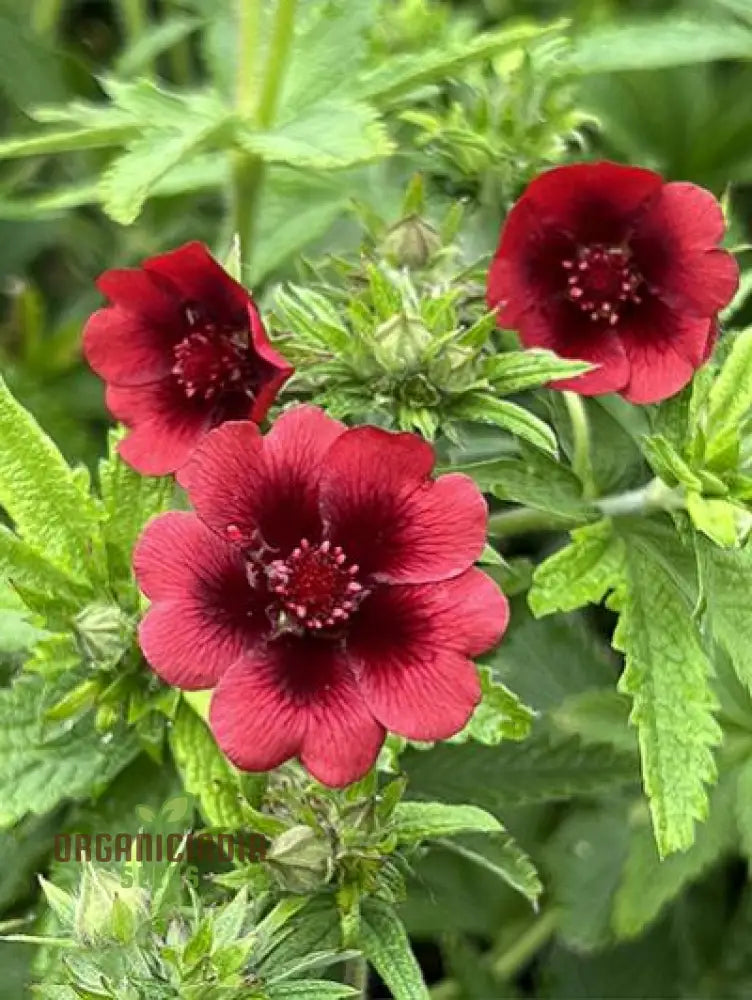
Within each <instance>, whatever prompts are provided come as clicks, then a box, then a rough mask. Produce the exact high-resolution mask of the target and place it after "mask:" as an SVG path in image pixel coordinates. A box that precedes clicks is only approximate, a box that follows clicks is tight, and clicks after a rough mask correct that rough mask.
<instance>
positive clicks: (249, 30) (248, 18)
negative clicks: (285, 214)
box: [232, 0, 297, 267]
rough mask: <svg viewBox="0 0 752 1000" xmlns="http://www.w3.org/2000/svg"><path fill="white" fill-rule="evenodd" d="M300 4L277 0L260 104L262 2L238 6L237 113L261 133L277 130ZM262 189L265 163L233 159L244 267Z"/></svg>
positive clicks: (247, 0) (249, 0) (244, 0)
mask: <svg viewBox="0 0 752 1000" xmlns="http://www.w3.org/2000/svg"><path fill="white" fill-rule="evenodd" d="M296 9H297V0H278V2H277V9H276V12H275V15H274V25H273V28H272V37H271V41H270V45H269V52H268V54H267V57H266V62H265V66H264V74H263V82H262V84H261V91H260V94H259V97H258V102H257V101H256V92H255V83H256V74H254V72H253V68H254V63H255V59H256V58H258V56H259V34H260V31H259V28H260V24H261V0H239V12H240V18H239V29H240V53H239V58H238V73H237V87H236V103H237V107H238V110H239V111H240V112H241V114H242V115H244V116H245V117H247V118H250V119H254V120H255V121H256V123H257V124H258V125H259V126H260V127H262V128H268V127H269V126H270V125H271V124H273V121H274V116H275V114H276V111H277V103H278V100H279V95H280V92H281V90H282V85H283V83H284V79H285V72H286V70H287V63H288V60H289V56H290V50H291V48H292V42H293V38H294V36H295V13H296ZM263 183H264V162H263V160H262V159H261V158H260V157H258V156H253V155H252V154H249V153H234V154H233V162H232V188H233V199H232V202H233V219H234V228H235V232H236V233H237V234H238V236H239V238H240V260H241V266H243V267H247V266H248V265H249V264H250V262H251V257H252V254H253V244H254V239H255V234H256V215H257V210H258V202H259V196H260V194H261V188H262V186H263Z"/></svg>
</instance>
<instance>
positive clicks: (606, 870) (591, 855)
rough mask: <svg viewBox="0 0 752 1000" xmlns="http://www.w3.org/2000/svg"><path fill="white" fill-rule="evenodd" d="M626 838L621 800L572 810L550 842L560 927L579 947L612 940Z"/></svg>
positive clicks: (549, 868)
mask: <svg viewBox="0 0 752 1000" xmlns="http://www.w3.org/2000/svg"><path fill="white" fill-rule="evenodd" d="M627 842H628V826H627V810H626V803H622V802H618V801H617V802H615V803H610V802H609V803H606V804H596V805H594V806H588V807H585V808H581V809H576V810H574V811H572V812H569V814H568V815H567V816H566V817H565V818H564V821H563V822H562V823H561V824H560V825H559V826H558V828H557V829H556V832H555V833H554V835H553V836H552V837H551V839H550V840H549V841H548V843H547V844H546V847H545V849H544V850H545V854H544V856H545V865H546V870H547V875H548V879H547V887H548V888H549V889H550V893H551V903H552V905H553V906H554V907H555V908H556V912H557V914H558V919H557V932H558V933H559V934H561V936H562V938H563V939H564V941H565V942H566V943H567V945H569V946H570V947H572V948H574V949H576V950H577V951H578V952H579V951H583V950H592V949H595V948H602V947H603V946H604V945H607V944H609V943H610V940H611V938H612V931H611V913H612V909H613V898H614V893H615V891H616V888H617V886H618V884H619V880H620V878H621V872H622V868H623V866H624V862H625V860H626V856H627Z"/></svg>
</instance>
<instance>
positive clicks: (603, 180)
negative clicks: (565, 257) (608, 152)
mask: <svg viewBox="0 0 752 1000" xmlns="http://www.w3.org/2000/svg"><path fill="white" fill-rule="evenodd" d="M662 186H663V179H662V177H661V176H660V174H657V173H655V172H654V171H652V170H645V169H643V168H642V167H628V166H624V165H623V164H620V163H611V162H608V161H603V162H600V163H574V164H571V165H569V166H566V167H555V168H554V169H553V170H547V171H545V172H544V173H542V174H540V176H538V177H536V178H535V180H534V181H533V182H532V183H531V184H530V185H529V186H528V188H527V189H526V191H525V193H524V195H523V198H526V199H528V200H529V201H530V202H531V203H532V207H533V210H534V211H535V212H536V213H537V214H538V215H539V216H540V217H541V219H542V220H544V224H545V226H547V227H554V228H557V229H559V230H563V231H565V232H567V233H568V234H569V235H571V236H572V237H573V238H574V239H575V240H576V241H577V242H578V243H580V244H582V245H587V244H589V243H605V244H606V245H609V246H618V245H619V244H620V243H621V242H622V241H623V240H624V239H625V238H626V236H627V235H628V234H629V233H630V232H631V230H632V228H633V226H634V224H635V222H636V220H637V219H639V218H640V215H641V213H642V212H643V211H644V210H645V208H646V207H647V206H648V205H649V204H650V202H651V200H652V199H654V198H655V197H656V196H657V195H658V193H659V192H660V190H661V187H662Z"/></svg>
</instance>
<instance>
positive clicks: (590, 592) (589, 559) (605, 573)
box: [528, 520, 624, 618]
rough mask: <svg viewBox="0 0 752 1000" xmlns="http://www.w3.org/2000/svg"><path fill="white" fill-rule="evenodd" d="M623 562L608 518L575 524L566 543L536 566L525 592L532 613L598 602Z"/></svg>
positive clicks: (617, 576) (614, 581)
mask: <svg viewBox="0 0 752 1000" xmlns="http://www.w3.org/2000/svg"><path fill="white" fill-rule="evenodd" d="M623 564H624V542H623V540H622V539H621V538H620V537H619V536H618V535H616V534H615V532H614V530H613V527H612V525H611V522H610V521H608V520H604V521H599V522H598V523H597V524H592V525H586V526H585V527H584V528H577V529H576V530H575V531H573V532H572V540H571V542H570V543H569V545H566V546H565V547H564V548H563V549H560V550H559V551H558V552H556V553H555V554H554V555H552V556H549V558H548V559H546V560H545V561H544V562H542V563H541V564H540V565H539V566H538V567H537V569H536V570H535V572H534V574H533V586H532V587H531V588H530V593H529V594H528V602H529V604H530V608H531V610H532V612H533V614H534V615H535V616H536V617H537V618H540V617H542V616H543V615H550V614H554V612H556V611H574V610H575V609H576V608H580V607H582V606H583V605H585V604H598V603H599V602H600V601H602V600H603V598H604V597H605V596H606V594H607V593H608V592H609V591H610V590H611V589H612V588H613V587H614V586H615V585H616V584H617V583H618V582H619V580H620V579H621V573H622V568H623Z"/></svg>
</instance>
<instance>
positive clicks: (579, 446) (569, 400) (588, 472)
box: [563, 391, 595, 500]
mask: <svg viewBox="0 0 752 1000" xmlns="http://www.w3.org/2000/svg"><path fill="white" fill-rule="evenodd" d="M563 395H564V402H565V403H566V406H567V411H568V413H569V420H570V422H571V424H572V444H573V455H572V468H573V469H574V473H575V475H576V476H577V478H578V479H579V480H580V482H581V483H582V495H583V497H584V498H585V500H590V499H591V498H592V497H593V496H595V480H594V478H593V463H592V461H591V458H590V427H589V425H588V417H587V412H586V410H585V403H584V402H583V399H582V396H580V395H579V394H578V393H576V392H569V391H567V392H564V394H563Z"/></svg>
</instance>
